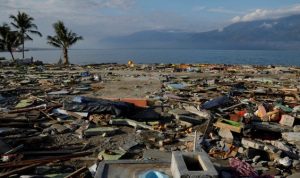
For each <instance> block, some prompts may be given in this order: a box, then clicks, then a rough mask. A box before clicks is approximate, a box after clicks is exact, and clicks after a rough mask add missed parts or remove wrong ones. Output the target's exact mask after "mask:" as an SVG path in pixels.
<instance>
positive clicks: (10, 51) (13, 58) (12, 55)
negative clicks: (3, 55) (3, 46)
mask: <svg viewBox="0 0 300 178" xmlns="http://www.w3.org/2000/svg"><path fill="white" fill-rule="evenodd" d="M9 53H10V55H11V57H12V60H13V61H14V62H15V57H14V54H13V52H12V50H11V49H10V50H9Z"/></svg>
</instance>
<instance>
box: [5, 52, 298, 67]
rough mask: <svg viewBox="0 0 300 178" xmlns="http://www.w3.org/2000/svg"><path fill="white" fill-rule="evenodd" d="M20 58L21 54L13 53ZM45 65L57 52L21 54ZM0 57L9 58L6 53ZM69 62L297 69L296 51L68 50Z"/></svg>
mask: <svg viewBox="0 0 300 178" xmlns="http://www.w3.org/2000/svg"><path fill="white" fill-rule="evenodd" d="M14 54H15V57H16V58H21V55H22V54H21V53H19V52H16V53H14ZM31 56H32V57H33V58H34V59H38V60H41V61H44V62H46V63H56V62H58V60H59V58H60V56H62V52H61V51H60V50H37V51H27V52H25V57H31ZM0 57H7V58H10V54H9V53H7V52H0ZM69 57H70V62H71V63H74V64H91V63H93V64H95V63H113V62H116V63H127V61H128V60H133V61H134V62H135V63H213V64H254V65H270V64H271V65H285V66H288V65H296V66H300V51H296V50H294V51H289V50H202V49H73V50H69Z"/></svg>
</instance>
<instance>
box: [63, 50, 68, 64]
mask: <svg viewBox="0 0 300 178" xmlns="http://www.w3.org/2000/svg"><path fill="white" fill-rule="evenodd" d="M63 53H64V62H63V63H64V65H68V64H69V56H68V49H67V48H63Z"/></svg>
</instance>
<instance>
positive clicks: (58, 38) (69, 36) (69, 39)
mask: <svg viewBox="0 0 300 178" xmlns="http://www.w3.org/2000/svg"><path fill="white" fill-rule="evenodd" d="M53 28H54V31H55V36H48V37H47V39H48V44H50V45H52V46H54V47H57V48H61V49H62V51H63V55H64V61H63V64H64V65H68V64H69V56H68V49H69V47H70V46H72V45H74V44H75V43H76V42H77V41H79V40H82V39H83V38H82V37H81V36H78V35H77V34H76V33H73V32H72V31H71V30H69V29H68V28H67V27H65V25H64V23H63V22H62V21H58V22H56V23H54V24H53Z"/></svg>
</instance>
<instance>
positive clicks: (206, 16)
mask: <svg viewBox="0 0 300 178" xmlns="http://www.w3.org/2000/svg"><path fill="white" fill-rule="evenodd" d="M18 11H22V12H26V13H27V14H29V15H30V16H32V17H34V19H35V21H34V23H35V24H36V25H37V26H38V28H39V31H40V32H41V33H42V34H43V37H42V38H40V37H36V36H32V37H33V39H34V41H32V42H26V46H27V47H42V48H47V47H50V46H49V45H47V43H46V37H47V35H53V28H52V24H53V23H54V22H56V21H57V20H62V21H63V22H64V23H65V24H66V26H67V27H69V28H70V29H72V31H73V32H75V33H77V34H79V35H81V36H83V37H84V40H83V41H80V42H78V44H77V45H76V46H74V48H103V46H101V39H103V38H107V37H111V36H122V35H128V34H131V33H134V32H138V31H144V30H178V31H188V32H203V31H209V30H214V29H222V28H223V27H225V26H227V25H230V24H232V23H238V22H242V21H253V20H260V19H269V18H280V17H284V16H288V15H293V14H300V1H299V0H0V24H2V23H4V22H6V23H9V22H10V19H9V16H10V15H11V14H17V12H18ZM104 48H105V47H104Z"/></svg>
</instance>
